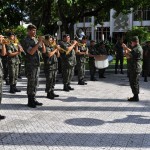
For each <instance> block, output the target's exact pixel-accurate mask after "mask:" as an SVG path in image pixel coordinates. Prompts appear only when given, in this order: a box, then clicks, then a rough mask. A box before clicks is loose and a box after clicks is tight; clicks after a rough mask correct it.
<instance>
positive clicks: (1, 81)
mask: <svg viewBox="0 0 150 150" xmlns="http://www.w3.org/2000/svg"><path fill="white" fill-rule="evenodd" d="M2 85H3V71H2V68H0V104H1V100H2Z"/></svg>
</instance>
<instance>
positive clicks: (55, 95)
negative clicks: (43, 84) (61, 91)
mask: <svg viewBox="0 0 150 150" xmlns="http://www.w3.org/2000/svg"><path fill="white" fill-rule="evenodd" d="M51 93H52V95H53V96H54V97H59V95H57V94H55V93H54V90H52V91H51Z"/></svg>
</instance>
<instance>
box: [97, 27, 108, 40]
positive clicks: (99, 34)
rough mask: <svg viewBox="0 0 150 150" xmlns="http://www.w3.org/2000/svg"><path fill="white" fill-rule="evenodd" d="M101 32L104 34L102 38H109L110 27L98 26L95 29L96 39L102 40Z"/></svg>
mask: <svg viewBox="0 0 150 150" xmlns="http://www.w3.org/2000/svg"><path fill="white" fill-rule="evenodd" d="M102 32H103V34H104V39H105V40H109V36H110V28H109V27H103V28H102V27H98V28H97V30H96V41H98V42H99V41H101V40H102Z"/></svg>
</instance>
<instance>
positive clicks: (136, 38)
mask: <svg viewBox="0 0 150 150" xmlns="http://www.w3.org/2000/svg"><path fill="white" fill-rule="evenodd" d="M138 40H139V38H138V36H133V37H132V39H131V41H132V42H136V41H138Z"/></svg>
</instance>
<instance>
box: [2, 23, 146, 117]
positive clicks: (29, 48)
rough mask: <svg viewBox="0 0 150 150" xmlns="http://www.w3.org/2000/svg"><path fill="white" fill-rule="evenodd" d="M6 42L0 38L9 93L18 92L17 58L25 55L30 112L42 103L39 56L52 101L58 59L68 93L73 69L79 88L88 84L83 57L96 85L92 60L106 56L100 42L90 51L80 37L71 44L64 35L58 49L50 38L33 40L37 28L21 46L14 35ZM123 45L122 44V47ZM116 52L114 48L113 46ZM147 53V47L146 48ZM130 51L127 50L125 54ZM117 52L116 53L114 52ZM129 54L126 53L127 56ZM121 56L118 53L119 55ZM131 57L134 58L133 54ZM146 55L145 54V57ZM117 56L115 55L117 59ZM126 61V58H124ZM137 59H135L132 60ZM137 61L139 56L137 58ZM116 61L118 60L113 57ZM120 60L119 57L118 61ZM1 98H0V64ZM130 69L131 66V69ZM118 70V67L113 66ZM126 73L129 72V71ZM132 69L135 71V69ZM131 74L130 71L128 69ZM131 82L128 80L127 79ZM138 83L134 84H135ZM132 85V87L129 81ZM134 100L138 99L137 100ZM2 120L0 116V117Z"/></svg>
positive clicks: (102, 44)
mask: <svg viewBox="0 0 150 150" xmlns="http://www.w3.org/2000/svg"><path fill="white" fill-rule="evenodd" d="M8 38H9V41H7V40H6V39H5V38H4V37H3V36H0V44H1V47H0V50H1V55H6V53H7V55H8V64H9V65H8V72H9V84H10V93H15V92H20V90H19V89H17V87H16V84H17V78H18V70H19V64H20V61H19V54H20V53H22V52H24V53H25V75H26V77H27V95H28V104H27V105H28V106H29V107H31V108H35V107H36V106H37V105H42V103H40V102H38V101H37V100H36V98H35V95H36V91H37V87H38V75H39V67H40V53H42V56H43V59H44V72H45V76H46V89H45V91H46V92H47V98H49V99H54V97H58V96H59V95H57V94H55V93H54V86H55V81H56V75H57V70H58V59H57V58H58V57H60V58H61V66H62V78H63V85H64V87H63V90H64V91H66V92H69V91H70V90H74V89H73V88H72V87H71V86H70V83H71V80H72V77H73V74H74V69H75V65H76V66H77V70H78V84H79V85H86V84H87V83H86V82H85V80H84V74H85V61H86V56H89V64H90V65H89V67H90V74H91V80H92V81H95V80H96V79H95V77H94V75H95V71H96V68H95V64H94V59H95V57H97V55H107V50H106V48H105V45H104V43H103V42H101V43H100V44H99V46H98V48H97V47H95V41H91V43H90V47H89V48H88V47H87V45H86V43H87V37H86V36H83V37H82V40H81V42H79V41H76V40H74V41H72V42H71V40H70V36H69V35H67V34H65V35H64V36H63V40H62V41H60V42H59V45H58V44H56V43H55V40H54V38H53V37H52V36H50V35H45V36H44V37H42V36H41V37H38V39H37V38H36V26H34V25H29V26H28V27H27V37H26V38H25V39H24V40H23V42H22V44H21V45H20V44H19V43H17V44H16V43H15V35H14V34H13V33H10V35H9V37H8ZM121 44H122V43H121ZM120 47H122V50H121V51H123V49H125V50H127V47H126V46H125V44H122V45H121V46H120ZM116 49H117V46H116ZM146 49H147V47H146ZM128 51H129V50H128ZM116 52H117V51H116ZM127 53H128V52H127ZM120 54H122V52H121V53H120V52H119V55H120ZM132 55H133V56H134V54H132ZM146 55H147V53H146ZM116 56H117V55H116ZM127 57H128V55H127ZM134 57H136V56H134ZM138 57H139V59H140V58H141V55H140V56H138ZM116 58H117V57H116ZM118 59H119V57H118ZM137 60H138V59H137ZM0 64H1V65H0V71H1V78H0V85H1V86H0V98H2V81H3V79H2V74H3V73H2V63H1V60H0ZM130 67H131V68H132V66H130ZM116 69H117V65H116ZM128 69H129V68H128ZM134 69H135V68H134ZM129 70H130V71H131V70H132V69H129ZM99 72H100V77H101V78H105V77H104V72H105V68H104V69H100V71H99ZM115 73H117V72H116V71H115ZM121 73H123V68H121ZM129 80H130V81H131V79H129ZM136 82H137V81H136ZM131 83H133V82H132V81H131ZM133 84H134V83H133ZM131 88H133V89H134V90H132V91H133V93H134V91H136V94H135V95H137V93H138V92H137V91H138V88H137V87H134V85H133V87H132V86H131ZM130 100H135V98H131V99H130ZM136 100H137V99H136ZM1 117H2V116H1Z"/></svg>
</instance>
